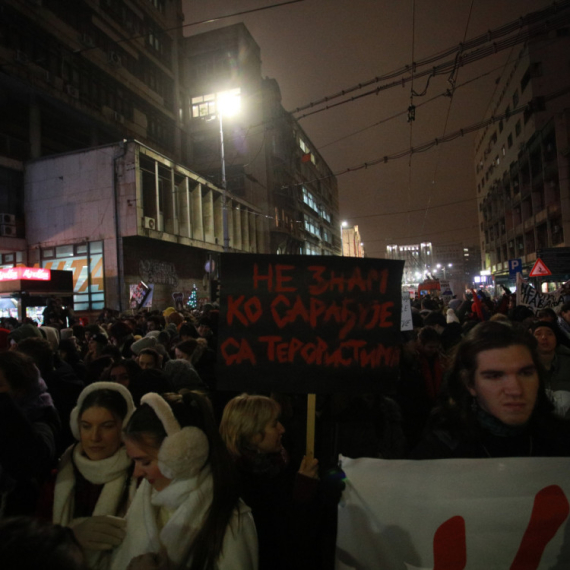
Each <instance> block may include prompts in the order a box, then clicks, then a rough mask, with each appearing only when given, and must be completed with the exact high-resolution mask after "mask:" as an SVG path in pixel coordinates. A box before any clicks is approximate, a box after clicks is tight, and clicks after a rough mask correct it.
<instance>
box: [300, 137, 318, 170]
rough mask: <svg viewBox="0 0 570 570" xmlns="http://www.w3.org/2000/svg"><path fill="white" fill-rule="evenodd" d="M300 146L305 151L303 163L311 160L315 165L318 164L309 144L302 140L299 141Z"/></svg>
mask: <svg viewBox="0 0 570 570" xmlns="http://www.w3.org/2000/svg"><path fill="white" fill-rule="evenodd" d="M299 146H300V147H301V150H302V151H303V158H302V159H301V160H302V161H303V162H308V161H309V160H310V161H311V162H312V163H313V164H316V162H317V161H316V159H315V155H314V154H313V153H312V152H311V149H310V148H309V146H308V145H307V143H306V142H305V141H304V140H303V139H301V138H300V139H299ZM305 157H306V158H305Z"/></svg>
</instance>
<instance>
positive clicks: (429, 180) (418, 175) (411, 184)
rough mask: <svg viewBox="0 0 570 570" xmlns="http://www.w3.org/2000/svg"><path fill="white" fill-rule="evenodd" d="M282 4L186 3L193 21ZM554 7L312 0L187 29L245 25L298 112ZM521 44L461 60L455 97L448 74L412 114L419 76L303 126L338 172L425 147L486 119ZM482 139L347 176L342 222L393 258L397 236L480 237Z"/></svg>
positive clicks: (486, 0) (248, 0)
mask: <svg viewBox="0 0 570 570" xmlns="http://www.w3.org/2000/svg"><path fill="white" fill-rule="evenodd" d="M280 1H283V0H233V1H231V2H230V1H228V0H184V6H185V16H186V20H185V24H189V23H192V22H196V21H201V20H204V19H207V18H215V17H220V16H225V15H229V14H233V13H236V12H241V11H245V10H249V9H253V8H259V7H262V6H270V5H273V4H276V3H280ZM550 4H551V2H549V1H547V0H415V2H414V1H413V0H304V1H303V2H298V3H295V4H290V5H287V6H284V7H280V8H272V9H269V10H265V11H260V12H256V13H254V14H250V15H244V16H239V17H235V18H226V19H222V20H219V21H217V22H214V23H210V24H201V25H197V26H189V27H186V28H185V34H186V35H191V34H196V33H202V32H206V31H210V30H212V29H215V28H219V27H223V26H226V25H231V24H234V23H237V22H240V21H242V22H244V23H245V25H246V26H247V27H248V29H249V31H250V32H251V34H252V36H253V37H254V38H255V40H256V42H257V43H258V44H259V46H260V48H261V57H262V70H263V73H264V75H266V76H268V77H273V78H275V79H277V81H278V82H279V85H280V87H281V93H282V96H283V105H284V107H285V109H287V110H288V111H293V110H294V109H296V108H298V107H302V106H305V105H307V104H309V103H311V102H314V101H318V100H320V99H322V98H323V97H325V96H329V95H334V94H337V93H339V92H340V91H342V90H344V89H349V88H351V87H354V86H357V85H358V84H359V83H363V82H366V81H369V80H371V79H373V78H375V77H377V76H379V75H384V74H386V73H389V72H391V71H395V70H397V69H399V68H400V67H402V66H405V65H409V64H410V63H411V61H412V52H413V54H414V55H413V60H415V61H418V60H421V59H424V58H426V57H428V56H431V55H434V54H437V53H439V52H441V51H443V50H447V49H448V48H451V47H454V46H456V45H458V44H459V43H460V42H462V41H463V40H464V39H465V38H466V39H471V38H474V37H476V36H479V35H481V34H483V33H485V32H486V31H488V30H493V29H495V28H498V27H500V26H502V25H504V24H506V23H509V22H512V21H514V20H516V19H517V18H519V17H520V16H523V15H526V14H528V13H529V12H532V11H534V10H539V9H542V8H544V7H547V6H548V5H550ZM414 7H415V18H414V15H413V14H414ZM414 22H415V23H414ZM521 48H522V44H518V45H517V46H515V47H514V48H512V49H508V50H505V51H503V52H500V53H498V54H496V55H493V56H491V57H488V58H486V59H483V60H480V61H478V62H475V63H472V64H470V65H468V66H465V67H460V68H459V69H458V71H457V74H456V76H455V85H456V89H455V91H454V95H453V97H452V98H450V97H444V96H440V95H442V94H443V93H445V92H446V91H447V89H448V88H449V87H450V84H449V83H448V80H447V76H446V75H441V76H437V77H434V78H432V79H431V81H430V83H429V87H428V89H427V92H426V94H425V95H424V96H421V97H420V96H417V97H414V101H413V102H414V105H415V106H416V119H415V121H414V122H412V123H409V122H408V116H407V109H408V107H409V105H410V93H411V86H410V83H407V84H406V85H405V86H404V87H401V86H398V87H394V88H391V89H388V90H385V91H382V92H381V93H379V94H378V95H376V94H374V95H369V96H366V97H362V98H361V99H359V100H358V101H356V102H351V103H346V104H344V105H340V106H338V107H336V108H334V109H330V110H327V111H323V112H321V113H318V114H315V115H313V116H310V117H306V118H304V119H302V120H301V121H300V123H301V125H302V126H303V128H304V129H305V131H306V132H307V134H308V135H309V137H310V139H311V140H312V142H313V143H314V145H315V146H316V148H317V149H318V150H319V152H320V153H321V154H322V156H323V157H324V158H325V160H326V161H327V162H328V164H329V166H330V167H331V168H332V170H333V172H335V173H337V172H341V171H344V170H346V169H347V168H352V167H356V166H360V165H362V164H363V163H365V162H372V161H375V160H377V159H379V158H382V157H384V156H386V155H392V154H396V153H398V152H399V151H404V150H406V149H409V148H410V146H412V147H413V146H416V147H417V146H418V145H420V144H422V143H426V142H429V141H432V140H434V139H435V138H441V137H442V136H444V135H446V134H449V133H452V132H454V131H458V130H459V129H461V128H464V127H467V126H470V125H472V124H476V123H478V122H479V121H481V120H482V119H483V118H484V115H485V111H486V109H487V108H488V106H489V103H490V101H491V98H492V96H493V93H494V91H495V88H496V80H497V79H498V77H500V76H501V75H502V74H503V73H505V70H506V69H509V70H510V65H509V61H513V60H514V59H515V57H516V56H517V55H518V53H519V51H520V49H521ZM450 57H451V58H453V56H450ZM450 57H447V58H445V59H444V60H440V61H438V62H436V64H435V65H438V64H440V63H442V62H443V61H447V60H449V59H450ZM391 81H392V80H391ZM466 82H468V84H467V85H465V86H462V84H463V83H466ZM384 83H387V82H381V83H377V84H374V85H372V86H369V87H366V88H364V89H362V90H360V91H356V92H354V93H351V94H350V96H355V95H359V94H361V93H364V92H366V91H370V90H372V89H374V88H375V87H377V86H378V85H383V84H384ZM425 87H426V78H420V79H417V80H416V81H414V90H415V91H416V92H417V93H421V92H422V91H424V88H425ZM438 96H439V97H438ZM345 98H347V97H345ZM431 99H434V100H433V101H431V102H430V101H429V100H431ZM341 100H342V99H336V100H335V101H334V102H338V101H341ZM305 112H307V111H305ZM303 113H304V112H300V113H297V114H296V115H295V116H297V117H299V116H300V115H302V114H303ZM399 113H402V114H401V115H400V116H398V117H396V118H393V119H391V117H393V116H394V115H398V114H399ZM377 123H381V124H378V125H376V124H377ZM410 125H411V128H410ZM359 131H360V132H359ZM357 132H358V134H354V133H357ZM477 136H478V134H477V133H475V134H473V135H466V136H464V137H459V138H458V139H456V140H454V141H452V142H449V143H446V144H442V145H439V146H437V147H435V148H434V149H432V150H429V151H427V152H424V153H421V154H414V155H413V156H412V158H411V161H410V158H409V157H404V158H400V159H398V160H393V161H389V162H388V163H386V164H385V163H381V164H379V165H377V166H372V167H369V168H367V169H366V170H360V171H358V172H354V173H348V174H343V175H341V176H339V177H338V183H339V196H340V215H341V219H343V220H347V221H348V222H349V224H350V225H354V224H356V225H358V227H359V229H360V232H361V235H362V239H363V242H364V244H365V250H366V254H367V255H368V256H370V257H384V254H385V251H386V245H387V244H389V243H400V244H401V243H418V242H419V241H432V242H433V243H434V244H446V243H452V242H456V241H462V242H464V244H465V245H476V244H477V243H478V241H479V239H478V234H477V206H478V203H477V201H476V182H475V175H474V162H473V156H474V145H475V141H476V140H477ZM410 142H411V144H410ZM410 210H415V212H410Z"/></svg>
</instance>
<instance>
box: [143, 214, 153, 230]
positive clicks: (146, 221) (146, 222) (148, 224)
mask: <svg viewBox="0 0 570 570" xmlns="http://www.w3.org/2000/svg"><path fill="white" fill-rule="evenodd" d="M143 225H144V227H145V229H147V230H155V229H156V220H155V219H154V218H149V217H148V216H145V217H144V219H143Z"/></svg>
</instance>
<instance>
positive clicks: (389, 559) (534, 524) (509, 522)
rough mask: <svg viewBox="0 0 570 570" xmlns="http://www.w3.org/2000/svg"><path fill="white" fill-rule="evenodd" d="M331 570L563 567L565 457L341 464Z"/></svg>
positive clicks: (568, 485) (568, 468)
mask: <svg viewBox="0 0 570 570" xmlns="http://www.w3.org/2000/svg"><path fill="white" fill-rule="evenodd" d="M341 466H342V469H343V471H344V472H345V474H346V479H345V483H346V488H345V490H344V491H343V494H342V498H341V501H340V503H339V508H338V533H337V564H336V569H337V570H355V569H358V570H380V569H381V570H396V569H397V570H401V569H403V568H408V569H428V568H433V569H443V568H445V569H447V570H463V569H480V568H485V569H487V568H492V569H496V570H508V569H511V570H540V569H544V570H546V569H548V570H554V569H559V570H562V569H567V568H570V523H569V522H568V514H569V511H570V506H569V503H568V499H569V498H570V475H569V473H570V459H569V458H558V457H557V458H548V457H543V458H502V459H438V460H431V461H394V460H390V461H387V460H381V459H347V458H342V462H341Z"/></svg>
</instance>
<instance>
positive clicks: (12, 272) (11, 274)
mask: <svg viewBox="0 0 570 570" xmlns="http://www.w3.org/2000/svg"><path fill="white" fill-rule="evenodd" d="M18 279H23V280H28V281H50V280H51V271H50V270H49V269H42V268H40V267H9V268H8V269H0V281H17V280H18Z"/></svg>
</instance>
